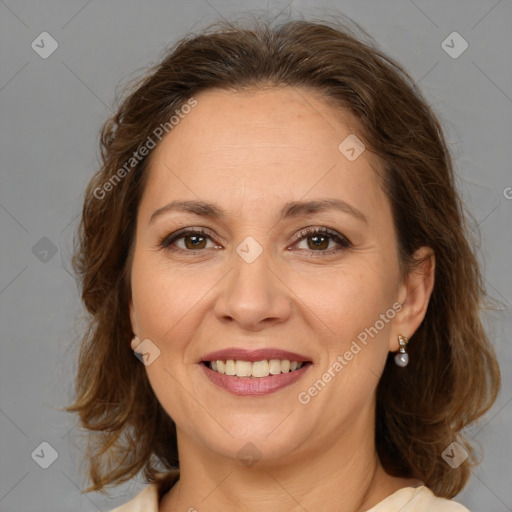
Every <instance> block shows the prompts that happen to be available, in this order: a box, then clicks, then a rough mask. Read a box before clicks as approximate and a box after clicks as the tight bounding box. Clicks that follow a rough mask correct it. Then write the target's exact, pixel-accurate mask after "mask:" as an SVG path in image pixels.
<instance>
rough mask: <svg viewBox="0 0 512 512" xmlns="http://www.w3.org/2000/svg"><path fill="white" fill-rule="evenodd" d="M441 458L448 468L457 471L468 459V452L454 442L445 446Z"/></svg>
mask: <svg viewBox="0 0 512 512" xmlns="http://www.w3.org/2000/svg"><path fill="white" fill-rule="evenodd" d="M441 457H442V458H443V459H444V461H445V462H446V463H447V464H448V465H449V466H451V467H452V468H453V469H457V468H458V467H459V466H460V465H461V464H462V463H463V462H464V461H465V460H466V459H467V458H468V452H467V451H466V450H464V448H463V447H462V446H461V445H460V444H459V443H457V442H455V441H454V442H453V443H450V444H449V445H448V446H447V448H446V449H445V450H444V452H443V453H442V454H441Z"/></svg>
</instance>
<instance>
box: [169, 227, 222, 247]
mask: <svg viewBox="0 0 512 512" xmlns="http://www.w3.org/2000/svg"><path fill="white" fill-rule="evenodd" d="M182 241H183V242H182ZM208 242H210V244H211V245H210V246H209V247H208ZM160 246H161V247H162V248H163V249H167V250H169V251H184V252H187V251H190V252H193V251H202V250H204V249H210V248H217V249H218V248H220V246H218V245H216V244H215V243H214V242H213V241H212V239H211V237H210V235H208V234H207V233H206V232H205V231H204V230H202V229H201V230H199V229H197V230H195V229H188V230H185V231H178V232H177V233H172V234H171V235H169V236H167V237H166V238H164V239H163V240H162V241H161V242H160Z"/></svg>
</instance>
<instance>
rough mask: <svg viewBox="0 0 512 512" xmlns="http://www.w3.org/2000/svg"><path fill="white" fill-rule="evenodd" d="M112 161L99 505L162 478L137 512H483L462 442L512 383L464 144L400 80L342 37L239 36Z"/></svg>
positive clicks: (89, 286)
mask: <svg viewBox="0 0 512 512" xmlns="http://www.w3.org/2000/svg"><path fill="white" fill-rule="evenodd" d="M101 148H102V157H103V165H102V167H101V169H100V170H99V171H98V172H97V174H96V175H95V176H94V177H93V179H92V180H91V182H90V184H89V186H88V189H87V192H86V197H85V203H84V208H83V215H82V222H81V226H80V231H79V238H78V246H77V250H76V254H75V259H74V265H75V269H76V271H77V273H78V275H79V276H80V278H81V282H82V286H83V291H82V298H83V301H84V303H85V305H86V307H87V309H88V311H89V312H90V314H91V324H90V329H89V331H88V332H87V333H86V335H85V336H84V339H83V348H82V351H81V354H80V361H79V371H78V375H77V397H76V401H75V403H74V404H73V405H72V406H71V407H70V408H69V409H70V410H71V411H74V412H77V413H78V414H79V416H80V419H81V422H82V425H83V427H84V428H86V429H88V430H89V431H90V438H89V445H88V452H87V459H88V461H89V475H90V478H91V480H92V484H93V485H92V486H91V487H90V488H89V489H88V490H101V489H103V488H105V487H106V486H107V485H113V484H118V483H120V482H123V481H126V480H128V479H130V478H132V477H134V476H135V475H136V474H137V473H138V472H139V471H141V470H142V471H143V472H144V475H145V477H146V479H147V482H148V483H149V484H150V485H149V486H148V487H147V488H146V489H145V490H144V491H143V492H142V493H141V494H139V495H138V496H137V497H135V498H134V499H133V500H132V501H131V502H130V503H128V504H126V505H124V506H122V507H120V508H118V509H116V510H118V511H119V512H121V511H123V512H128V511H135V510H144V511H146V512H150V511H151V512H152V511H161V512H170V511H174V510H189V511H193V510H199V511H201V510H212V511H217V510H247V511H252V510H260V509H265V510H270V511H272V510H329V511H331V510H332V511H344V512H345V511H346V512H349V511H350V512H352V511H363V510H371V511H372V512H384V511H388V510H403V511H406V510H413V509H414V510H416V509H418V510H419V509H421V510H425V511H427V510H428V511H436V512H439V511H462V510H466V509H465V508H464V507H463V506H462V505H459V504H457V503H455V502H453V501H450V498H452V497H453V496H455V495H456V494H457V493H458V492H459V491H460V490H461V489H462V488H463V486H464V485H465V483H466V482H467V480H468V477H469V474H470V467H471V465H474V464H475V463H476V461H475V458H474V453H473V450H472V447H471V445H470V444H469V442H468V440H467V439H466V438H465V437H464V435H463V433H462V429H463V428H464V427H466V426H467V425H469V424H470V423H472V422H474V421H475V420H476V419H477V418H478V417H480V416H481V415H482V414H483V413H484V412H485V411H487V410H488V409H489V407H490V406H491V405H492V403H493V402H494V400H495V398H496V395H497V392H498V388H499V370H498V366H497V363H496V359H495V355H494V352H493V349H492V346H491V345H490V343H489V341H488V339H487V337H486V335H485V333H484V331H483V328H482V325H481V323H480V320H479V309H480V306H481V298H482V296H483V287H482V280H481V276H480V273H479V269H478V266H477V262H476V259H475V256H474V254H473V252H472V249H471V247H470V245H469V243H468V240H467V229H466V226H465V222H464V217H463V210H462V205H461V203H460V200H459V197H458V195H457V193H456V190H455V187H454V177H453V172H452V166H451V160H450V155H449V152H448V150H447V147H446V144H445V140H444V136H443V132H442V129H441V127H440V125H439V123H438V121H437V120H436V117H435V116H434V114H433V113H432V111H431V110H430V108H429V107H428V106H427V104H426V102H425V100H424V99H423V98H422V96H421V94H420V92H419V90H418V89H417V88H416V86H415V85H414V84H413V82H412V80H411V79H410V77H409V76H408V75H407V73H406V72H405V71H404V70H403V69H402V68H401V67H400V66H399V65H398V64H396V63H395V62H394V61H392V60H391V59H389V58H388V57H386V56H384V55H383V54H382V53H380V52H379V51H378V50H377V49H376V48H374V47H373V46H372V45H370V44H369V43H364V42H362V41H361V40H359V39H358V38H357V37H356V36H355V35H354V34H352V33H351V32H350V31H349V30H348V29H344V28H341V27H334V26H329V25H327V24H322V23H311V22H306V21H293V22H288V23H285V24H283V25H281V26H278V27H272V26H270V25H267V24H265V23H263V22H256V23H254V24H253V25H252V26H247V27H240V26H236V25H235V24H220V25H218V26H214V27H213V28H210V29H208V30H206V31H205V32H204V33H202V34H200V35H196V36H189V37H187V38H185V39H184V40H182V41H181V42H180V43H179V44H177V45H176V47H174V48H173V49H172V50H171V51H170V52H169V53H168V54H167V55H166V56H165V58H164V59H163V60H162V61H161V62H160V63H159V64H158V65H157V66H155V67H154V69H152V70H151V72H150V73H148V74H147V76H146V77H145V78H144V79H142V80H141V81H140V82H138V83H137V84H136V86H135V87H134V89H133V90H132V91H131V93H130V94H129V96H127V97H126V99H125V100H124V101H123V103H122V104H121V106H120V108H119V110H118V112H117V113H116V115H115V116H114V117H113V118H112V119H111V120H109V121H108V122H107V123H106V124H105V126H104V128H103V131H102V137H101ZM132 351H133V352H132ZM134 353H135V355H136V356H137V357H134ZM178 468H179V469H178Z"/></svg>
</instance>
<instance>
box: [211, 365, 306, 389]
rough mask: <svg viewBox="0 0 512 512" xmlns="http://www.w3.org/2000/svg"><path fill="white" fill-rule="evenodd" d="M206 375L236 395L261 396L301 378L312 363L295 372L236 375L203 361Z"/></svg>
mask: <svg viewBox="0 0 512 512" xmlns="http://www.w3.org/2000/svg"><path fill="white" fill-rule="evenodd" d="M201 366H202V367H203V370H204V372H205V373H206V376H207V377H208V378H209V379H210V380H211V381H212V382H213V383H214V384H216V385H217V386H219V387H221V388H224V389H225V390H226V391H229V392H230V393H233V394H234V395H241V396H260V395H269V394H270V393H274V392H276V391H279V390H280V389H283V388H285V387H287V386H290V385H291V384H293V383H294V382H296V381H297V380H299V379H300V378H301V377H302V376H303V375H304V374H305V373H306V372H307V371H308V369H309V367H310V366H311V363H305V364H304V365H303V366H302V367H300V368H299V369H298V370H294V371H293V372H287V373H280V374H279V375H269V376H268V377H258V378H254V377H253V378H250V377H236V376H235V375H233V376H231V375H224V374H223V373H219V372H216V371H214V370H211V369H210V368H208V366H206V365H205V364H203V363H201Z"/></svg>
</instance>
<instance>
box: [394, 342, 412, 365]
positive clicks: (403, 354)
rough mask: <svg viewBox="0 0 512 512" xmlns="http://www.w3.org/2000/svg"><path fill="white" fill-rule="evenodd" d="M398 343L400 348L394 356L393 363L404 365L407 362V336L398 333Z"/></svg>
mask: <svg viewBox="0 0 512 512" xmlns="http://www.w3.org/2000/svg"><path fill="white" fill-rule="evenodd" d="M398 343H399V344H400V348H399V349H398V354H396V356H395V363H396V364H397V365H398V366H402V367H404V366H407V365H408V364H409V354H408V353H407V343H409V338H407V337H406V336H403V335H402V334H399V335H398Z"/></svg>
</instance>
